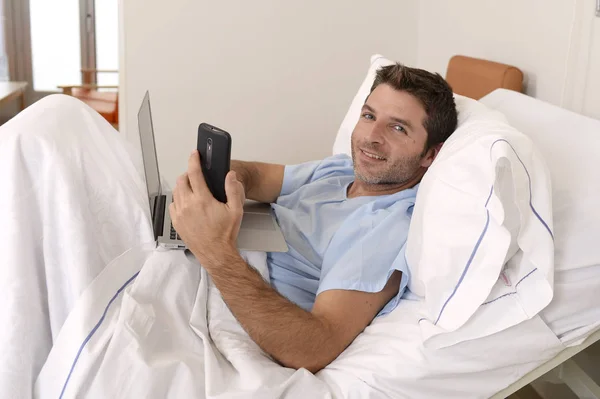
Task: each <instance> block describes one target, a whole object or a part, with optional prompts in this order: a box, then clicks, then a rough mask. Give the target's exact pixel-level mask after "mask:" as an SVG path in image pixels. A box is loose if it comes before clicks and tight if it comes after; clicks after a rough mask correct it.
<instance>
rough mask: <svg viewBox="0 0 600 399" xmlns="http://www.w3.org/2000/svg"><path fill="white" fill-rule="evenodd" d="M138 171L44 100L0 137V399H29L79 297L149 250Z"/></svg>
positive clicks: (78, 111) (67, 111)
mask: <svg viewBox="0 0 600 399" xmlns="http://www.w3.org/2000/svg"><path fill="white" fill-rule="evenodd" d="M140 165H141V158H140V157H139V156H137V155H136V153H135V152H134V151H131V150H130V149H129V148H128V146H127V145H126V143H125V142H124V140H123V139H122V137H121V136H119V135H118V134H117V133H116V132H115V131H114V129H112V127H111V126H110V125H109V124H108V123H107V122H106V121H104V120H103V119H102V118H101V117H100V115H98V114H97V113H95V112H93V111H92V110H90V109H89V108H87V107H83V106H82V103H81V102H79V101H77V100H75V99H73V98H70V97H66V96H50V97H48V98H46V99H44V100H42V101H39V102H38V103H37V104H36V105H34V106H32V107H30V108H28V109H27V110H25V111H24V112H22V113H20V114H19V115H17V116H16V117H15V118H13V119H12V120H10V121H9V122H8V123H6V124H4V125H3V126H1V127H0V181H1V182H2V189H1V191H0V209H1V210H2V214H3V217H2V222H3V223H2V225H3V226H2V228H1V229H0V265H1V266H2V267H1V268H0V301H1V302H2V307H1V310H0V324H1V325H2V326H4V328H2V330H1V331H0V364H2V368H1V370H0V397H2V398H26V397H29V396H31V388H32V386H33V381H34V380H35V378H36V377H37V374H38V372H39V370H40V369H41V367H42V364H43V363H44V361H45V359H46V356H47V355H48V352H49V351H50V348H51V347H52V344H53V342H54V340H55V339H56V337H57V336H58V335H59V332H60V330H61V327H62V324H63V322H64V320H65V319H66V317H67V315H68V314H69V311H70V310H71V309H72V308H73V306H74V305H75V303H76V302H77V300H78V298H79V296H80V295H81V293H82V292H84V291H85V289H86V288H87V287H88V285H89V284H90V283H91V282H92V281H93V280H94V278H95V277H96V276H97V275H98V273H100V271H101V270H103V269H104V267H105V266H106V265H107V264H108V263H110V262H111V261H112V260H113V259H114V258H116V257H117V256H118V255H120V254H121V253H123V252H124V251H126V250H127V249H129V248H131V247H134V246H136V245H138V244H140V243H142V242H144V241H148V240H151V238H152V232H151V227H150V222H149V216H148V212H149V210H148V200H147V197H146V196H145V195H144V194H143V192H144V191H145V189H144V182H143V180H142V179H141V178H140V174H139V172H138V171H139V167H140Z"/></svg>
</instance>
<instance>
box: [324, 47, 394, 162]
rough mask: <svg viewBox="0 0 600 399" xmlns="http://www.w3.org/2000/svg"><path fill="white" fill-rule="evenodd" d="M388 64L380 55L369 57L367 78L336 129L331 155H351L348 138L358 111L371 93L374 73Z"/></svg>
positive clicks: (356, 119)
mask: <svg viewBox="0 0 600 399" xmlns="http://www.w3.org/2000/svg"><path fill="white" fill-rule="evenodd" d="M390 64H393V61H390V60H388V59H387V58H385V57H384V56H382V55H380V54H375V55H373V56H371V65H370V66H369V70H368V71H367V76H366V77H365V80H363V82H362V84H361V85H360V88H359V89H358V93H356V96H354V99H353V100H352V103H351V104H350V108H349V109H348V112H347V113H346V116H345V117H344V120H343V121H342V124H341V125H340V128H339V129H338V133H337V136H336V138H335V142H334V143H333V155H337V154H346V155H348V156H351V155H352V153H351V150H350V138H351V137H352V132H353V131H354V126H356V123H357V122H358V118H359V117H360V110H361V109H362V106H363V105H364V104H365V99H366V98H367V96H368V95H369V92H370V91H371V86H372V85H373V81H374V80H375V72H377V70H378V69H379V68H381V67H382V66H386V65H390Z"/></svg>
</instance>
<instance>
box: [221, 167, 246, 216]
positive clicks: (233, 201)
mask: <svg viewBox="0 0 600 399" xmlns="http://www.w3.org/2000/svg"><path fill="white" fill-rule="evenodd" d="M225 194H226V195H227V205H228V206H229V207H230V208H232V209H241V208H243V207H244V201H245V200H246V193H245V192H244V185H243V184H242V182H240V181H239V180H238V179H237V175H236V173H235V172H234V171H233V170H232V171H230V172H229V173H228V174H227V177H226V178H225Z"/></svg>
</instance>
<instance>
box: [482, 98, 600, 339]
mask: <svg viewBox="0 0 600 399" xmlns="http://www.w3.org/2000/svg"><path fill="white" fill-rule="evenodd" d="M481 102H482V103H483V104H485V105H486V106H488V107H490V108H493V109H497V110H499V111H501V112H502V113H503V114H504V115H506V118H507V119H508V121H509V123H510V124H511V125H512V126H515V127H516V128H517V129H519V130H520V131H521V132H523V133H525V134H526V135H527V136H528V137H529V138H531V140H532V141H533V142H534V143H535V145H536V147H537V148H538V149H539V151H540V152H541V153H542V155H543V156H544V159H545V160H546V162H547V165H548V169H549V170H550V174H551V177H552V191H553V193H552V208H553V219H554V233H555V234H554V236H555V244H554V245H555V253H554V254H555V255H554V267H555V270H556V273H555V281H554V284H555V295H554V298H553V300H552V302H551V303H550V305H548V307H547V308H546V309H544V310H543V311H542V318H544V320H545V321H546V322H547V323H548V325H549V326H550V327H551V328H552V331H554V332H555V333H556V334H557V335H558V336H559V337H560V339H561V341H562V342H563V343H568V344H569V345H572V344H577V343H579V342H581V341H582V340H583V339H585V337H586V336H587V335H588V334H589V333H590V332H591V331H593V330H594V329H596V328H597V327H598V326H600V296H599V295H598V294H597V293H598V290H600V246H599V245H598V238H599V237H600V223H598V221H600V207H599V206H598V204H599V203H600V169H599V168H598V154H599V153H600V121H598V120H596V119H592V118H588V117H585V116H582V115H579V114H576V113H574V112H571V111H568V110H566V109H563V108H560V107H557V106H555V105H552V104H548V103H545V102H543V101H540V100H536V99H534V98H532V97H528V96H525V95H523V94H520V93H517V92H514V91H511V90H504V89H499V90H495V91H494V92H492V93H490V94H488V95H487V96H485V97H484V98H482V99H481Z"/></svg>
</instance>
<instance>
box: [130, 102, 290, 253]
mask: <svg viewBox="0 0 600 399" xmlns="http://www.w3.org/2000/svg"><path fill="white" fill-rule="evenodd" d="M138 129H139V134H140V143H141V146H142V157H143V160H144V172H145V174H146V188H147V190H148V201H149V204H150V215H151V216H152V227H153V229H154V239H155V240H156V243H157V245H159V246H162V247H165V248H174V249H186V245H185V243H184V242H183V241H182V240H181V238H180V237H179V235H178V234H177V232H176V231H175V229H174V228H173V224H172V222H171V215H170V214H169V204H170V203H171V202H172V201H173V194H172V192H170V191H163V189H162V184H161V181H160V171H159V169H158V158H157V156H156V143H155V141H154V127H153V123H152V111H151V109H150V93H149V92H146V95H145V96H144V100H143V101H142V105H141V106H140V110H139V112H138ZM237 247H238V249H240V250H247V251H266V252H287V250H288V246H287V244H286V242H285V239H284V237H283V233H282V232H281V229H280V228H279V225H278V224H277V221H276V219H275V214H274V212H273V209H272V208H271V206H270V205H269V204H263V203H259V202H256V201H249V200H248V201H246V203H245V204H244V217H243V219H242V225H241V228H240V233H239V235H238V241H237Z"/></svg>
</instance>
